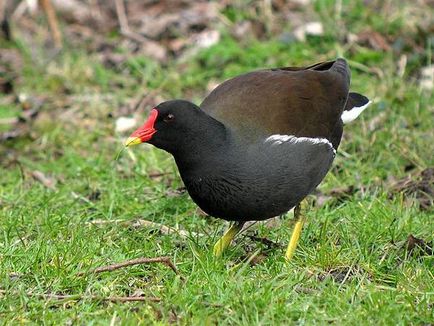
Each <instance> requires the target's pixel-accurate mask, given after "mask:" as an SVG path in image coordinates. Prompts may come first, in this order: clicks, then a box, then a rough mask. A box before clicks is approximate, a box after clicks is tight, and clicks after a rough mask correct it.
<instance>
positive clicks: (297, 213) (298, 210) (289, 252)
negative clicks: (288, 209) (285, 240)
mask: <svg viewBox="0 0 434 326" xmlns="http://www.w3.org/2000/svg"><path fill="white" fill-rule="evenodd" d="M306 206H307V203H306V202H305V201H302V202H301V203H300V204H298V205H297V206H296V207H295V209H294V218H295V219H296V222H295V226H294V230H293V231H292V235H291V240H289V244H288V248H287V249H286V254H285V258H286V260H287V261H290V260H291V258H292V256H294V252H295V249H296V248H297V243H298V239H300V235H301V229H302V228H303V224H304V222H305V221H306V217H305V216H304V214H303V212H302V210H303V211H304V210H305V208H306Z"/></svg>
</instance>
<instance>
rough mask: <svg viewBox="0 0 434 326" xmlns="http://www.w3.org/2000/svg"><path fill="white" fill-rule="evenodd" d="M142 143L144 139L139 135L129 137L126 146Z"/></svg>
mask: <svg viewBox="0 0 434 326" xmlns="http://www.w3.org/2000/svg"><path fill="white" fill-rule="evenodd" d="M140 143H142V140H141V139H140V138H139V137H128V138H127V140H126V141H125V147H130V146H133V145H138V144H140Z"/></svg>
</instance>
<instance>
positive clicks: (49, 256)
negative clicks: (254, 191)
mask: <svg viewBox="0 0 434 326" xmlns="http://www.w3.org/2000/svg"><path fill="white" fill-rule="evenodd" d="M315 3H316V4H315V6H316V7H317V8H316V10H317V12H318V15H319V16H321V17H322V19H323V20H324V23H325V24H326V26H329V25H328V24H329V23H328V20H327V19H330V18H327V15H328V13H329V12H332V11H333V8H334V1H329V4H327V5H324V4H322V5H321V4H320V2H315ZM324 6H325V7H324ZM237 10H238V9H237V8H235V9H230V10H228V11H227V12H226V13H225V14H226V15H227V16H228V17H229V18H230V19H231V20H232V21H237V20H240V19H243V14H242V13H240V12H238V11H237ZM371 10H372V8H371V9H369V8H368V9H366V8H364V7H360V6H350V4H347V3H346V2H345V1H344V13H345V15H343V16H342V19H347V20H346V21H345V24H347V25H348V26H351V28H352V29H354V30H360V29H362V26H364V24H367V26H371V27H372V28H373V29H377V30H381V28H383V26H388V31H389V32H390V33H392V34H395V33H398V32H397V31H396V30H397V29H398V30H400V29H405V28H406V25H405V20H403V19H402V18H403V17H395V18H394V19H393V20H392V21H388V20H387V19H386V18H385V19H384V20H383V21H381V20H380V21H378V19H380V18H381V15H379V14H378V13H376V17H377V18H378V19H374V18H375V17H372V15H371V14H372V12H371ZM404 18H405V17H404ZM331 27H332V25H330V26H329V27H327V29H326V37H324V38H309V39H308V40H307V43H304V44H303V43H298V42H295V43H292V44H283V43H280V42H279V40H278V39H277V38H270V39H269V40H266V41H260V42H259V41H254V40H251V41H249V42H247V43H246V44H239V43H238V42H237V41H235V40H234V39H232V38H231V37H230V36H229V34H225V33H224V35H223V37H222V40H221V41H220V42H219V43H218V44H216V45H215V46H213V47H212V48H209V49H206V50H203V51H202V52H200V53H199V54H198V55H197V56H196V57H194V59H192V60H190V61H189V62H188V63H177V62H171V63H169V64H168V65H167V66H166V67H161V66H159V65H158V64H157V63H155V62H153V61H152V60H151V59H148V58H141V57H136V58H131V59H130V60H128V61H127V62H126V63H125V64H124V65H122V66H121V67H117V68H116V69H109V68H105V67H104V66H103V65H101V64H100V63H99V62H98V60H97V58H96V56H95V55H92V54H87V53H86V52H84V51H82V50H80V49H68V48H67V49H66V50H65V51H64V53H63V54H62V55H60V56H58V57H57V58H56V59H55V60H54V61H51V62H50V63H49V64H48V65H45V64H44V65H42V64H35V63H34V62H33V61H32V60H31V58H30V57H29V54H28V53H26V50H25V49H24V46H23V45H21V46H20V47H19V49H20V51H21V53H22V55H23V56H24V57H25V58H26V60H25V63H24V68H23V75H22V76H21V80H20V81H19V83H18V84H17V85H16V87H17V88H18V92H19V93H26V94H32V95H42V96H45V97H47V98H48V100H47V101H46V103H45V105H44V107H43V110H42V111H43V114H44V116H43V117H40V118H39V119H38V120H36V122H35V123H34V124H31V126H30V129H31V135H32V136H31V137H22V138H19V139H14V140H11V141H8V142H4V143H3V144H0V165H1V169H2V170H1V173H2V176H1V178H0V290H1V291H2V292H1V293H0V321H1V322H2V323H4V324H17V323H31V322H34V323H36V322H37V323H44V324H97V325H99V324H109V323H110V322H117V323H122V324H131V325H135V324H137V323H142V324H168V323H179V324H217V323H218V324H245V325H251V324H263V325H272V324H276V325H278V324H291V323H294V324H327V323H335V324H338V325H340V324H347V325H352V324H383V325H384V324H385V325H395V324H398V325H407V324H421V325H422V324H432V323H434V312H433V311H434V275H433V270H434V258H433V256H432V255H431V256H430V255H421V254H414V255H410V254H408V253H407V252H406V250H405V241H406V239H407V237H408V236H409V235H410V234H413V235H415V236H416V237H418V238H422V239H425V240H426V241H428V242H429V241H433V240H434V236H433V235H434V221H433V219H432V211H431V212H428V211H421V210H420V209H419V208H418V206H417V205H416V204H415V205H411V204H409V203H408V201H407V200H405V199H406V198H404V197H403V196H396V197H393V198H391V197H390V196H389V191H390V189H389V186H388V180H389V179H390V178H391V177H396V178H400V177H403V176H405V175H406V174H407V172H405V167H406V166H408V165H409V164H412V165H414V166H415V171H419V170H422V169H423V168H426V167H429V166H433V165H434V159H433V155H432V153H433V152H434V144H433V142H432V139H433V136H434V135H433V122H432V120H433V119H432V118H433V113H434V111H433V109H434V108H433V104H432V103H434V96H433V95H432V94H431V93H428V92H423V91H421V90H420V89H419V86H418V84H417V80H416V79H415V76H416V75H417V72H418V69H420V68H421V67H422V66H424V65H426V58H429V57H430V51H431V50H430V49H427V50H426V51H425V52H424V54H421V57H422V59H421V60H419V62H418V63H417V64H415V63H414V62H413V63H411V65H410V66H409V67H410V68H411V69H410V70H407V72H406V73H405V74H404V76H403V77H400V76H399V75H398V74H397V70H398V69H397V62H398V60H399V57H400V54H395V53H391V54H388V53H382V52H378V51H374V50H372V49H369V48H366V47H363V46H360V47H358V48H356V49H354V48H351V49H348V48H345V47H343V46H342V44H341V43H340V42H339V41H338V35H335V33H334V31H333V29H332V28H331ZM40 51H41V52H42V53H43V51H44V49H43V48H41V49H40ZM338 55H344V56H345V57H346V58H347V59H349V60H351V61H356V62H359V63H360V64H362V65H359V66H353V69H352V89H353V90H355V91H359V92H361V93H364V94H366V95H367V96H369V97H370V98H371V99H374V104H373V105H372V106H371V107H370V108H369V110H367V111H366V112H365V113H364V114H363V115H362V117H361V118H360V119H359V120H358V121H357V122H355V123H354V124H352V125H349V126H347V127H346V129H345V137H344V139H343V142H342V145H341V148H340V151H339V154H338V157H337V159H336V160H335V163H334V168H333V169H332V171H331V172H330V173H329V175H328V176H327V178H326V179H325V180H324V182H323V183H322V184H321V186H320V189H321V190H322V191H324V192H327V191H329V190H330V189H335V188H338V187H345V186H350V185H355V186H356V188H358V189H359V190H358V191H356V192H355V193H354V194H351V195H349V197H348V198H346V199H345V200H344V201H342V202H336V201H333V200H331V201H328V202H327V203H326V204H325V205H324V206H322V207H314V208H312V209H311V210H310V211H309V212H308V223H307V224H306V226H305V228H304V232H303V234H302V238H301V241H300V244H299V247H298V249H297V252H296V255H295V257H294V259H293V261H291V262H290V263H286V262H285V261H284V259H283V254H284V251H285V247H286V245H287V242H288V240H289V236H290V233H291V229H292V220H291V217H292V214H287V216H285V217H282V218H278V219H276V223H275V225H274V227H269V226H267V225H266V224H257V225H255V226H254V227H253V228H251V229H250V230H249V232H248V233H250V234H252V233H254V234H255V235H257V236H258V237H264V238H267V239H269V240H272V241H274V242H275V243H277V244H278V245H277V246H275V247H271V248H269V247H267V245H266V244H264V243H261V242H257V241H253V240H251V239H250V238H249V237H246V236H244V235H241V236H239V237H238V238H237V241H236V243H235V244H234V246H232V247H231V248H230V250H228V251H227V252H226V253H225V254H224V255H223V257H222V258H220V259H216V258H214V257H213V256H212V245H213V244H214V242H215V241H216V240H217V239H218V237H219V236H220V235H221V232H222V230H223V228H224V225H225V224H224V223H223V222H222V221H220V220H216V219H213V218H209V217H203V216H202V215H201V214H200V213H199V212H198V211H197V209H196V206H195V204H194V203H193V202H192V201H191V200H190V198H189V197H188V195H187V194H185V193H181V194H174V193H173V191H172V190H173V189H176V188H179V187H181V186H182V183H181V181H180V178H179V176H178V174H177V170H176V167H175V165H174V161H173V159H172V158H171V157H170V156H169V155H168V154H166V153H163V152H161V151H159V150H156V149H155V148H152V147H151V146H149V145H142V146H141V147H137V148H133V150H132V151H131V152H129V153H128V152H124V153H122V155H121V156H120V158H119V160H115V157H116V153H117V151H118V150H120V149H121V148H122V140H123V136H125V135H117V134H116V133H115V132H114V122H115V119H114V118H111V117H110V114H113V113H114V115H115V116H116V112H117V110H118V107H120V106H121V105H125V103H126V102H127V101H128V100H129V99H131V98H138V97H139V96H140V95H141V94H142V93H143V92H144V90H145V91H147V92H149V91H150V90H156V92H157V94H159V95H161V96H162V97H163V98H164V99H169V98H172V97H184V98H188V99H192V100H194V101H196V102H199V101H200V99H201V98H202V97H203V96H204V94H206V85H207V83H208V82H209V81H210V80H222V79H225V78H229V77H231V76H234V75H237V74H239V73H242V72H246V71H249V70H252V69H257V68H261V67H272V66H283V65H302V64H309V63H313V62H317V61H321V60H326V59H332V58H334V57H336V56H338ZM409 58H410V55H409ZM371 68H374V69H373V70H372V71H370V70H369V69H371ZM375 69H377V70H381V72H382V75H381V76H379V75H378V74H377V73H375ZM114 85H116V86H114ZM107 94H108V95H110V96H109V97H107V98H104V95H107ZM80 95H92V96H91V98H90V99H89V100H86V101H79V100H77V98H79V96H80ZM2 98H5V97H2ZM2 98H1V99H2ZM65 103H67V104H65ZM71 108H72V109H73V110H72V111H71V110H70V109H71ZM0 112H1V113H0V118H5V117H10V116H16V115H18V114H19V112H20V111H19V105H18V104H10V103H9V104H3V102H2V103H0ZM68 114H69V115H68ZM377 117H380V120H378V119H377ZM143 118H145V117H143ZM375 119H377V123H376V127H375V128H372V121H373V120H375ZM2 128H4V127H3V126H2ZM1 130H3V129H1ZM35 170H38V171H42V172H43V173H44V174H46V175H47V176H51V177H53V178H54V179H55V180H57V184H56V190H49V189H47V188H46V187H44V186H43V185H42V184H41V183H40V182H37V181H35V180H34V179H33V178H32V176H31V174H32V172H33V171H35ZM155 172H164V173H167V174H165V175H163V176H162V177H159V178H150V177H149V174H150V173H155ZM139 218H141V219H146V220H150V221H154V222H157V223H161V224H164V225H166V226H170V227H173V228H179V229H183V230H187V231H188V232H191V234H192V235H191V236H190V237H188V238H187V239H184V238H182V237H181V236H180V235H178V234H170V235H164V234H161V233H159V232H158V230H156V229H155V228H150V227H133V226H131V224H132V223H129V225H126V224H125V223H122V222H120V221H125V222H128V221H130V222H134V221H135V220H137V219H139ZM98 220H103V221H106V223H104V224H95V223H92V221H98ZM127 224H128V223H127ZM194 234H202V235H203V236H195V235H194ZM156 256H169V257H170V258H171V259H172V261H173V262H174V263H175V264H176V266H177V268H178V270H179V275H176V274H175V273H174V272H173V271H171V270H170V269H169V268H167V267H166V266H165V265H163V264H149V265H139V266H133V267H128V268H123V269H120V270H117V271H113V272H105V273H102V274H98V275H95V274H89V275H85V276H79V275H78V274H79V273H80V272H82V271H88V270H90V269H92V268H96V267H99V266H103V265H107V264H111V263H116V262H120V261H123V260H127V259H133V258H138V257H156ZM251 260H252V261H253V262H254V263H251V262H250V261H251ZM133 293H143V295H144V296H146V297H151V296H155V297H158V298H161V301H160V302H132V303H108V302H105V301H103V300H98V299H92V298H90V296H92V295H93V296H98V297H109V296H127V295H132V294H133ZM47 294H58V295H60V294H63V295H77V297H81V298H82V299H81V300H76V299H65V300H58V299H47V298H46V297H44V296H43V295H47Z"/></svg>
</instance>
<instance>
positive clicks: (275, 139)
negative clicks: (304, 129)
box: [265, 134, 336, 153]
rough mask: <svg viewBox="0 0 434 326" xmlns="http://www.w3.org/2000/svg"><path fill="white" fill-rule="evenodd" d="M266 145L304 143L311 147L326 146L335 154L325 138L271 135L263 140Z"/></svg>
mask: <svg viewBox="0 0 434 326" xmlns="http://www.w3.org/2000/svg"><path fill="white" fill-rule="evenodd" d="M265 142H266V143H271V146H276V145H281V144H284V143H287V142H290V143H293V144H296V143H302V142H306V143H309V144H312V145H315V144H327V145H328V146H330V148H331V149H332V150H333V152H334V153H336V150H335V149H334V148H333V145H332V143H331V142H330V141H329V140H328V139H325V138H311V137H296V136H293V135H279V134H277V135H271V136H270V137H268V138H267V139H265Z"/></svg>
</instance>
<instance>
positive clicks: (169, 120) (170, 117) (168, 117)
mask: <svg viewBox="0 0 434 326" xmlns="http://www.w3.org/2000/svg"><path fill="white" fill-rule="evenodd" d="M173 120H175V116H174V115H173V114H172V113H169V114H168V115H166V116H165V117H164V119H163V121H164V122H172V121H173Z"/></svg>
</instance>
